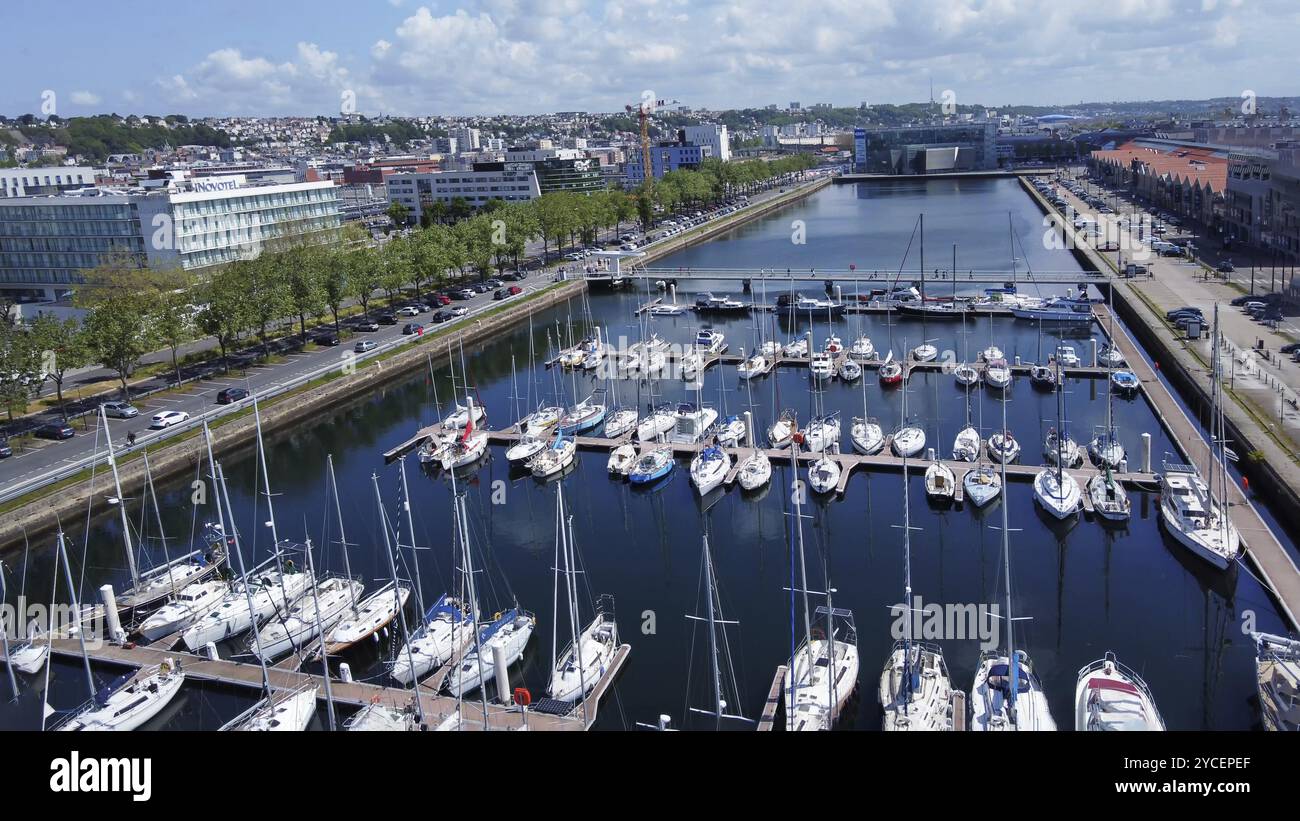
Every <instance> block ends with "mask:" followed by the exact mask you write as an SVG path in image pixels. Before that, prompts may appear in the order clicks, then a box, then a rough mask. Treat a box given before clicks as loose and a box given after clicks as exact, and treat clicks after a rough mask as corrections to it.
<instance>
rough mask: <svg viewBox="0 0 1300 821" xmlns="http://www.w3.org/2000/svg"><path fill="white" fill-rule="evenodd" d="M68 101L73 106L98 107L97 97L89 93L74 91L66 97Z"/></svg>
mask: <svg viewBox="0 0 1300 821" xmlns="http://www.w3.org/2000/svg"><path fill="white" fill-rule="evenodd" d="M68 99H69V100H71V101H72V102H73V103H74V104H75V105H99V95H98V94H94V93H91V92H89V91H74V92H72V93H71V94H69V95H68Z"/></svg>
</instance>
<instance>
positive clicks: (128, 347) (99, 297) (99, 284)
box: [76, 258, 157, 399]
mask: <svg viewBox="0 0 1300 821" xmlns="http://www.w3.org/2000/svg"><path fill="white" fill-rule="evenodd" d="M85 278H86V285H85V286H84V287H82V288H79V289H78V290H77V296H76V302H77V305H78V307H81V308H84V309H86V317H85V320H84V321H83V322H82V327H83V328H84V330H85V333H86V337H87V339H89V340H90V351H91V358H92V361H97V362H99V363H100V364H101V365H103V366H104V367H105V368H108V369H109V370H111V371H113V372H114V373H116V374H117V378H118V380H119V381H120V382H121V385H122V398H123V399H129V398H130V389H129V387H128V386H127V383H126V380H127V378H128V377H130V376H131V374H132V373H134V372H135V369H136V366H137V365H139V364H140V358H141V357H143V356H144V355H145V354H147V353H149V351H151V350H153V346H154V343H155V339H154V336H153V334H152V333H151V332H150V330H151V329H150V324H149V318H150V317H151V316H153V315H155V312H156V309H155V307H154V303H155V301H156V297H157V292H156V290H155V289H154V287H153V285H152V284H151V283H150V282H149V281H148V277H147V276H146V275H144V274H143V272H142V271H140V270H139V267H138V266H137V265H135V264H133V263H131V262H129V261H127V260H126V259H125V258H119V259H114V260H110V261H108V262H106V263H105V264H104V265H101V266H100V267H98V268H94V269H92V270H90V271H87V272H86V274H85Z"/></svg>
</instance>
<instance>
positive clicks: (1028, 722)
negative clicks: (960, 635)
mask: <svg viewBox="0 0 1300 821" xmlns="http://www.w3.org/2000/svg"><path fill="white" fill-rule="evenodd" d="M1002 412H1003V415H1004V416H1005V414H1006V406H1005V405H1004V406H1003V411H1002ZM1001 473H1002V485H1003V487H1006V483H1007V466H1006V463H1005V462H1004V463H1002V468H1001ZM1008 506H1009V505H1008V500H1007V499H1003V500H1002V576H1003V579H1004V581H1005V583H1006V604H1005V607H1006V612H1005V613H1004V614H1003V615H1002V618H1001V619H1000V620H999V621H998V624H1000V625H1001V626H1002V629H1003V631H1004V632H1005V635H1006V651H1005V652H1002V651H999V650H986V651H985V652H983V653H981V654H980V664H979V668H978V669H977V670H976V672H975V681H974V683H973V684H972V685H971V693H970V703H971V707H972V711H971V713H972V715H971V729H973V730H978V731H993V730H1055V729H1056V723H1055V722H1054V721H1052V714H1051V712H1049V710H1048V706H1047V694H1046V693H1044V692H1043V683H1042V681H1040V680H1039V678H1038V675H1037V674H1036V673H1035V672H1034V668H1033V664H1032V663H1031V662H1030V659H1029V654H1028V653H1026V652H1025V651H1023V650H1017V649H1016V641H1015V638H1016V637H1015V625H1016V621H1017V619H1015V618H1013V617H1012V614H1011V529H1010V528H1009V527H1008V525H1007V507H1008Z"/></svg>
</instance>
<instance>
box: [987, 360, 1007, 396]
mask: <svg viewBox="0 0 1300 821" xmlns="http://www.w3.org/2000/svg"><path fill="white" fill-rule="evenodd" d="M984 384H985V385H988V386H989V387H990V388H993V389H995V390H1006V389H1007V388H1008V387H1010V386H1011V368H1010V366H1008V365H1007V361H1006V360H1005V359H1001V358H999V359H993V360H989V361H988V364H987V365H985V366H984Z"/></svg>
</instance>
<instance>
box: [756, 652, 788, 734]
mask: <svg viewBox="0 0 1300 821" xmlns="http://www.w3.org/2000/svg"><path fill="white" fill-rule="evenodd" d="M789 669H790V667H789V665H786V664H782V665H780V666H778V667H777V668H776V675H774V676H772V686H771V687H769V688H767V701H765V702H763V714H762V715H761V716H759V718H758V727H757V728H756V729H757V730H758V732H760V733H767V732H771V731H772V728H773V726H774V725H775V724H776V711H777V710H778V709H779V708H780V707H781V699H782V697H783V688H784V686H785V673H786V671H787V670H789Z"/></svg>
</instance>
